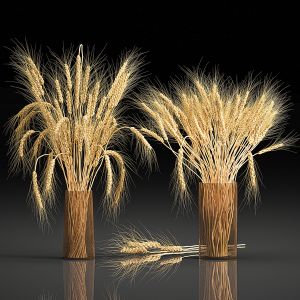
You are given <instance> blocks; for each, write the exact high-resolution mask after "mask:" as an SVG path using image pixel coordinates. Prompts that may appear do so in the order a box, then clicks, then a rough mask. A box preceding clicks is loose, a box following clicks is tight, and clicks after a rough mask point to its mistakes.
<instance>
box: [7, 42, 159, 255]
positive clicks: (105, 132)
mask: <svg viewBox="0 0 300 300" xmlns="http://www.w3.org/2000/svg"><path fill="white" fill-rule="evenodd" d="M76 52H77V51H76ZM12 65H13V67H14V68H15V70H16V73H17V83H19V85H21V87H19V89H21V91H22V92H23V95H24V96H25V97H26V99H27V100H28V101H29V104H27V105H26V106H25V107H24V108H23V109H21V111H19V112H18V113H17V114H16V116H14V117H13V118H12V119H11V121H10V123H9V127H10V128H11V129H12V135H11V139H10V151H11V158H12V159H11V168H12V170H16V169H20V168H21V169H23V170H24V172H26V171H29V172H30V173H31V175H32V185H31V187H32V188H31V191H32V195H33V199H34V207H35V211H36V214H37V216H38V219H39V220H40V221H41V223H45V222H47V220H48V215H49V212H50V211H51V208H53V206H54V205H55V201H54V200H55V191H56V188H55V179H56V177H57V176H56V175H57V174H58V173H57V171H58V169H60V170H61V173H62V175H63V178H64V180H65V183H66V194H65V238H64V256H65V257H68V258H85V257H89V258H92V257H94V255H95V250H94V232H93V202H92V187H93V185H94V184H95V183H96V182H97V183H100V182H101V183H103V187H104V189H105V197H104V208H105V209H106V210H105V211H106V213H108V214H115V213H116V212H117V210H118V208H119V206H120V200H121V198H122V194H123V193H124V188H125V185H126V166H127V160H126V157H125V155H124V153H123V152H122V149H123V146H124V141H125V140H126V137H127V136H129V135H130V134H134V135H135V136H136V137H137V140H138V143H139V145H138V147H137V149H138V150H139V149H140V150H141V151H142V153H147V155H146V157H147V158H149V157H153V155H154V153H153V151H152V148H151V146H150V144H149V143H148V142H147V141H146V140H145V138H144V137H143V136H142V135H141V134H140V133H139V132H137V131H136V130H135V128H133V127H131V128H130V127H127V126H126V124H125V122H124V120H122V111H123V110H124V107H125V106H126V105H120V102H121V100H122V99H123V98H124V97H125V96H126V95H127V93H128V92H129V91H130V89H131V88H132V87H133V85H134V84H135V82H136V79H137V69H138V65H139V62H138V57H137V55H136V53H134V52H132V53H129V54H127V55H125V56H124V57H123V59H122V60H121V62H120V64H119V67H112V66H110V65H108V66H106V65H105V63H104V61H103V60H101V59H100V58H99V57H95V56H94V55H93V53H88V51H87V53H86V54H85V55H84V53H83V48H82V46H80V47H79V50H78V52H77V53H74V52H72V51H69V52H67V53H66V54H65V55H64V56H63V57H61V58H60V57H58V56H56V55H54V57H53V58H52V59H51V60H49V61H48V63H47V64H46V65H43V64H42V63H41V58H40V55H34V53H33V52H32V51H30V50H29V48H28V47H23V46H22V45H17V47H16V49H14V51H13V55H12ZM98 175H99V176H98ZM101 175H102V177H101ZM100 179H102V181H100Z"/></svg>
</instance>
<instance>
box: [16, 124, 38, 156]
mask: <svg viewBox="0 0 300 300" xmlns="http://www.w3.org/2000/svg"><path fill="white" fill-rule="evenodd" d="M34 133H35V130H28V131H27V132H26V133H25V134H24V135H23V137H22V138H21V141H20V145H19V151H18V152H19V156H20V157H21V158H23V157H24V148H25V143H26V142H27V139H28V138H29V137H30V136H31V135H32V134H34Z"/></svg>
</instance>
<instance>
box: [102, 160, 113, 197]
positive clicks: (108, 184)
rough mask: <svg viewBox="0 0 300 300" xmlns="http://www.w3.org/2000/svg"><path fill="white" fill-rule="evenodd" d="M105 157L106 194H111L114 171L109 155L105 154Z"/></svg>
mask: <svg viewBox="0 0 300 300" xmlns="http://www.w3.org/2000/svg"><path fill="white" fill-rule="evenodd" d="M104 159H105V167H106V196H110V195H111V190H112V185H113V171H112V166H111V162H110V158H109V156H108V155H104Z"/></svg>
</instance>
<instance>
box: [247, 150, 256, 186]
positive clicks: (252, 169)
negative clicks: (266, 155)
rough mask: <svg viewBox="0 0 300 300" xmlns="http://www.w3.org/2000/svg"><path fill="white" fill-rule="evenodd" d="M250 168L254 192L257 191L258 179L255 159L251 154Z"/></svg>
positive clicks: (249, 155)
mask: <svg viewBox="0 0 300 300" xmlns="http://www.w3.org/2000/svg"><path fill="white" fill-rule="evenodd" d="M248 168H249V176H250V183H251V186H252V188H253V189H254V190H256V189H257V178H256V171H255V165H254V159H253V155H252V153H251V152H249V154H248Z"/></svg>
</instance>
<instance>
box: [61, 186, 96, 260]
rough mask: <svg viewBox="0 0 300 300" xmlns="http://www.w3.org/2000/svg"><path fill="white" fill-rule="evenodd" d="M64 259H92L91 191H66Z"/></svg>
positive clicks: (93, 241) (93, 250)
mask: <svg viewBox="0 0 300 300" xmlns="http://www.w3.org/2000/svg"><path fill="white" fill-rule="evenodd" d="M64 258H67V259H94V258H95V238H94V212H93V194H92V192H91V191H66V192H65V208H64Z"/></svg>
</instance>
